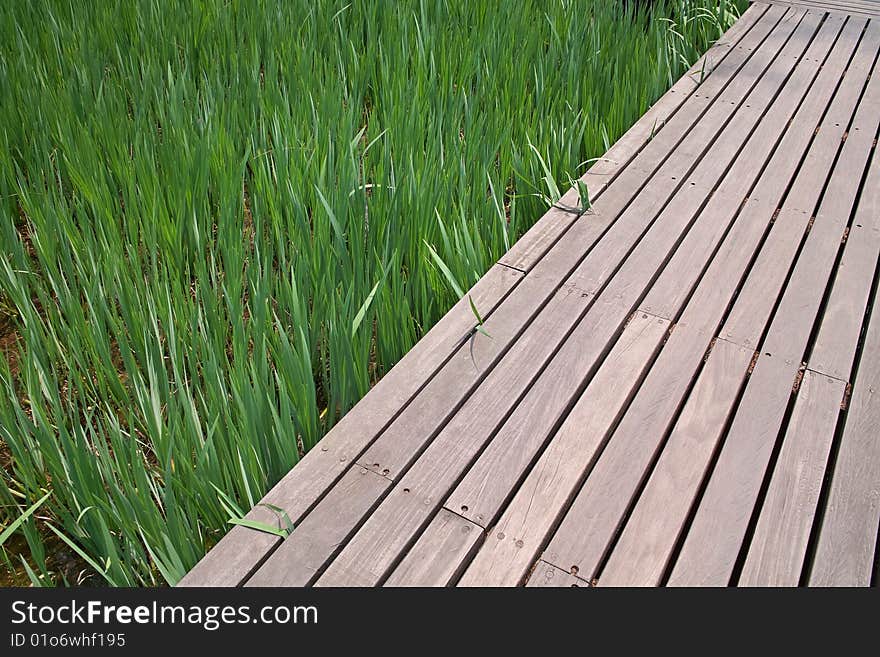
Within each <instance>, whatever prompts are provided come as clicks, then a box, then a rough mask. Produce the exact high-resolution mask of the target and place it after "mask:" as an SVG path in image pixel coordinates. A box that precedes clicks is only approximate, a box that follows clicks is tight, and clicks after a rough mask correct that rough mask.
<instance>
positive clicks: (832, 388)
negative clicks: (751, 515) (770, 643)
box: [739, 371, 846, 586]
mask: <svg viewBox="0 0 880 657" xmlns="http://www.w3.org/2000/svg"><path fill="white" fill-rule="evenodd" d="M845 389H846V384H845V383H844V382H843V381H840V380H838V379H833V378H831V377H827V376H824V375H821V374H816V373H814V372H809V371H808V372H805V373H804V377H803V380H802V381H801V384H800V387H799V388H798V398H797V403H796V404H795V406H794V412H793V414H792V417H791V421H790V422H789V424H788V428H787V429H786V433H785V439H784V442H783V443H782V450H781V451H780V453H779V458H778V460H777V462H776V466H775V468H774V470H773V476H772V478H771V480H770V487H769V488H768V490H767V495H766V497H765V498H764V504H763V506H762V508H761V512H760V513H761V515H760V516H759V518H758V524H757V526H756V528H755V533H754V536H753V538H752V542H751V545H750V546H749V551H748V555H747V557H746V561H745V565H744V566H743V570H742V573H741V575H740V578H739V585H740V586H797V585H798V581H799V579H800V576H801V570H802V569H803V566H804V557H805V556H806V552H807V544H808V543H809V540H810V530H811V529H812V527H813V520H814V518H815V517H816V504H817V503H818V501H819V493H820V491H821V490H822V479H823V477H824V476H825V467H826V465H827V463H828V454H829V451H830V449H831V443H832V441H833V439H834V431H835V428H836V427H837V418H838V417H839V416H840V405H841V402H842V401H843V394H844V391H845Z"/></svg>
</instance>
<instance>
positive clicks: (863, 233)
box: [807, 150, 880, 381]
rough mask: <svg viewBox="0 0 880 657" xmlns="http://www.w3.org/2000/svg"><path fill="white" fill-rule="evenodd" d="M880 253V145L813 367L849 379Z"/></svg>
mask: <svg viewBox="0 0 880 657" xmlns="http://www.w3.org/2000/svg"><path fill="white" fill-rule="evenodd" d="M878 253H880V155H878V154H877V151H876V150H875V151H874V155H873V158H872V163H871V165H870V167H869V171H868V176H867V178H866V179H865V183H864V186H863V188H862V195H861V197H860V198H859V206H858V208H857V210H856V213H855V216H854V218H853V222H852V225H851V226H850V229H849V235H848V237H847V248H846V251H845V252H844V254H843V258H842V259H841V261H840V264H839V265H838V267H837V274H836V276H835V278H834V287H832V289H831V296H830V297H829V299H828V302H827V303H826V305H825V309H824V312H823V316H822V324H821V326H820V328H819V334H818V336H817V337H816V342H815V344H814V345H813V350H812V352H811V353H810V357H809V359H808V360H807V366H808V367H809V368H810V369H812V370H815V371H816V372H822V373H823V374H827V375H828V376H833V377H836V378H838V379H841V380H843V381H849V378H850V372H851V371H852V366H853V358H854V357H855V354H856V348H857V347H858V343H859V339H860V338H861V337H862V323H863V320H864V317H865V310H866V308H867V306H868V300H869V297H870V294H871V282H872V280H873V279H872V277H871V276H869V275H867V272H870V271H871V270H872V269H873V268H874V267H875V266H876V264H877V255H878Z"/></svg>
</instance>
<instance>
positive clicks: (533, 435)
mask: <svg viewBox="0 0 880 657" xmlns="http://www.w3.org/2000/svg"><path fill="white" fill-rule="evenodd" d="M816 23H818V21H816ZM841 24H842V21H828V22H826V23H825V25H823V27H822V31H821V32H820V35H819V37H817V39H816V41H815V42H814V43H813V46H812V47H811V49H810V51H809V52H808V53H807V54H808V55H813V56H814V57H813V59H812V60H811V62H810V63H809V64H807V65H806V66H805V67H804V68H805V69H807V71H808V73H807V74H806V75H804V76H795V77H793V78H792V79H791V80H790V81H789V82H791V83H792V85H793V86H794V88H796V89H804V90H805V89H807V88H809V81H810V79H811V77H812V75H814V74H815V72H816V70H817V69H818V67H819V65H820V63H821V61H822V59H823V58H824V54H825V52H826V51H827V50H828V49H830V47H831V45H832V44H833V43H834V39H835V37H836V35H837V31H838V30H839V29H840V26H841ZM814 26H815V23H814ZM803 27H804V28H805V32H806V29H808V26H807V24H806V23H805V24H804V25H803ZM777 84H778V81H777V80H776V79H773V80H771V81H770V84H768V85H759V86H758V87H756V89H755V93H753V94H752V95H750V96H749V97H748V99H749V101H750V102H751V103H752V104H754V106H755V108H757V109H758V110H759V111H760V108H762V107H763V106H764V104H766V103H769V102H770V99H771V98H772V92H773V91H774V89H773V87H774V86H775V85H777ZM797 99H798V98H797V97H795V96H792V97H791V98H790V99H787V100H788V102H787V103H783V102H780V103H778V105H774V109H775V108H776V107H782V108H787V112H788V113H786V112H785V111H780V112H775V111H773V110H771V114H772V118H773V119H774V122H773V124H772V125H773V127H774V129H775V130H776V131H777V132H779V131H781V130H782V129H783V128H784V127H785V126H786V124H787V123H788V121H789V119H790V117H791V114H792V113H793V112H794V110H795V108H796V106H797ZM826 102H827V99H826ZM758 118H759V114H757V113H755V114H752V115H751V116H749V117H748V121H739V120H735V121H734V122H732V123H731V124H729V125H728V126H727V128H726V129H725V130H726V131H725V133H724V135H728V134H729V135H730V138H729V139H727V140H726V142H732V143H735V144H736V143H741V139H742V135H743V134H746V135H748V132H749V128H750V125H749V122H751V125H754V123H755V122H757V120H758ZM768 118H770V117H768ZM810 129H812V126H810ZM758 137H759V139H757V140H754V141H753V142H752V141H750V145H751V146H752V149H753V150H756V151H758V153H757V155H758V156H759V157H760V159H757V158H754V159H752V158H751V156H749V157H740V159H739V160H738V162H741V163H742V164H743V166H744V170H743V171H742V175H738V174H737V175H732V176H731V177H730V182H732V183H733V185H734V186H741V185H743V184H744V185H745V187H743V188H741V189H737V190H734V192H733V193H732V194H730V195H728V193H727V192H724V193H718V194H717V195H716V197H715V199H716V200H717V201H718V202H719V204H720V206H721V208H729V207H731V206H733V207H735V203H731V198H730V196H732V197H733V198H735V199H738V198H739V197H740V196H741V195H742V194H743V193H745V191H746V190H747V189H748V186H749V185H750V181H751V180H753V179H754V177H756V176H757V172H759V171H760V170H761V165H762V164H763V159H764V158H765V157H766V156H767V154H768V151H769V150H770V149H769V148H766V147H765V141H766V136H765V134H763V133H762V134H759V135H758ZM773 138H774V140H775V139H776V136H775V135H774V137H773ZM721 141H724V140H723V139H722V140H721ZM736 155H737V151H736V148H729V147H725V146H721V147H719V146H718V142H716V146H713V158H712V159H713V163H712V164H711V165H706V166H704V165H702V164H701V168H700V171H703V170H705V171H710V172H711V173H700V174H695V175H694V176H693V178H692V179H691V183H693V184H692V185H690V184H689V185H685V186H684V187H683V188H682V189H681V190H680V191H679V193H678V194H677V195H676V196H675V197H674V198H673V200H672V202H671V203H670V205H669V206H667V208H666V209H665V210H664V213H663V214H662V215H661V217H660V219H658V220H657V222H656V223H655V224H654V226H653V227H652V229H651V230H650V232H649V233H648V234H647V235H646V236H645V237H644V238H643V240H642V242H641V243H640V244H639V246H638V247H637V248H636V250H635V251H633V254H632V255H631V256H630V259H629V260H628V261H627V263H625V264H624V266H623V268H622V269H621V270H620V271H619V272H618V274H617V276H619V277H621V278H622V279H626V278H627V276H628V275H629V274H630V272H629V271H627V267H628V266H630V264H631V263H632V266H633V267H636V268H646V267H647V268H650V267H652V266H653V265H651V266H648V265H647V263H648V262H651V261H652V257H651V254H656V253H661V254H662V253H667V252H669V251H670V250H671V249H673V248H674V247H675V243H676V240H677V239H678V236H679V234H680V233H681V232H682V231H684V230H685V229H686V228H687V225H688V224H687V222H688V221H690V219H691V217H692V216H693V215H694V213H695V211H697V210H698V209H699V207H700V204H701V201H702V199H703V198H705V195H706V193H707V191H706V188H707V187H709V186H710V185H714V183H715V182H716V181H717V179H718V178H720V176H721V175H722V174H723V172H724V169H725V168H726V166H727V163H729V162H730V160H732V159H733V158H735V157H736ZM749 174H751V177H748V176H749ZM710 176H714V178H713V177H710ZM703 223H704V224H709V225H711V226H715V225H717V223H719V222H718V221H717V220H715V219H714V218H712V221H709V220H708V219H707V220H706V221H704V222H703ZM622 225H623V223H622V220H619V221H618V223H617V224H615V226H614V227H613V228H612V231H611V232H609V234H608V235H606V239H607V238H609V237H611V236H612V235H613V233H614V229H616V228H618V227H619V226H622ZM634 239H636V238H635V236H634V235H633V234H632V233H629V234H626V233H625V234H624V235H623V237H619V238H617V239H616V243H615V245H614V248H619V249H623V248H625V245H626V244H627V243H631V242H632V241H633V240H634ZM603 245H604V242H603ZM595 253H596V254H598V255H601V256H604V255H605V253H606V252H605V250H604V249H603V250H602V251H597V252H595ZM592 255H593V254H591V256H588V259H587V261H585V264H586V263H587V262H588V261H589V260H590V258H591V257H592ZM708 255H709V254H708V253H707V254H706V257H707V258H708ZM699 268H700V269H701V268H702V263H700V265H699ZM583 269H584V270H585V271H588V272H591V273H593V272H597V271H598V272H600V273H601V274H600V276H601V275H605V274H606V272H604V271H603V270H604V267H603V265H602V263H601V262H597V263H596V264H595V265H593V266H591V267H584V268H583ZM664 276H665V272H664ZM632 280H639V279H638V277H637V276H632ZM576 283H577V285H578V286H579V287H584V288H586V289H591V288H594V287H595V284H594V283H593V282H592V281H591V280H590V277H589V276H580V277H578V278H577V279H576ZM682 302H683V300H682ZM567 347H568V348H570V349H572V350H577V349H579V347H578V345H577V344H574V341H572V344H570V345H567ZM575 359H576V354H574V353H572V354H568V353H566V351H565V349H563V351H561V352H560V353H559V354H558V355H557V357H556V361H557V363H556V364H555V366H554V364H551V365H550V367H549V368H548V370H547V371H546V372H545V373H544V374H543V375H542V376H541V378H540V379H539V381H538V382H536V384H535V386H534V388H533V389H532V390H531V391H530V392H529V395H528V397H527V398H526V399H524V400H523V401H522V402H521V403H520V405H519V407H518V408H517V409H516V410H515V411H514V413H513V415H512V416H511V417H510V418H509V419H508V421H507V422H506V423H505V425H504V427H502V429H501V430H500V432H499V433H498V434H497V435H496V436H495V438H494V439H493V441H492V443H491V445H490V446H489V447H488V448H487V450H486V451H485V452H484V453H483V454H482V456H481V457H480V460H479V461H478V462H477V463H476V464H475V465H474V467H473V468H472V469H471V470H470V472H469V473H468V474H467V475H466V477H465V479H464V481H462V482H461V484H459V486H458V487H457V489H456V490H455V491H454V492H453V494H452V496H451V499H450V505H449V508H450V509H453V510H454V511H456V513H462V515H464V516H465V517H468V518H470V519H471V520H474V521H475V522H477V523H478V524H480V525H483V526H486V524H487V523H491V522H492V519H493V518H494V516H495V514H496V513H497V509H498V508H499V507H500V505H501V504H502V503H503V501H504V500H505V499H506V498H507V497H508V496H509V494H510V491H511V489H512V487H513V486H514V483H515V482H516V481H517V480H518V479H519V478H520V477H521V476H522V475H523V472H524V469H525V468H526V467H527V466H528V465H529V464H530V462H531V461H532V459H533V458H534V454H535V453H536V451H537V450H539V449H540V447H541V446H542V444H543V442H544V440H545V436H546V434H547V431H549V429H550V427H552V426H553V425H554V424H555V422H556V421H557V419H558V417H559V413H561V412H562V411H563V410H564V408H565V407H567V405H568V404H569V401H568V400H569V396H570V395H571V394H572V393H571V392H565V391H566V390H568V389H570V388H572V381H571V379H574V383H575V385H576V383H577V381H578V380H579V378H580V377H581V376H587V375H588V373H589V371H585V372H583V373H581V371H580V370H578V369H577V368H576V367H573V366H572V365H573V362H576V360H575ZM566 374H567V376H566ZM575 391H576V388H575ZM548 399H550V400H554V401H553V402H552V403H549V404H548V403H547V402H546V400H548ZM557 400H558V403H557ZM464 507H467V509H468V511H467V512H463V511H461V510H460V509H462V508H464Z"/></svg>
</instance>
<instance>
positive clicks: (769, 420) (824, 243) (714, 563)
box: [670, 28, 880, 585]
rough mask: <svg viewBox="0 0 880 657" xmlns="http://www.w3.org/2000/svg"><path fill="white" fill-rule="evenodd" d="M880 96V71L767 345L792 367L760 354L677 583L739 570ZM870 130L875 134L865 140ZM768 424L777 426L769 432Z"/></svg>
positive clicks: (719, 580) (722, 578)
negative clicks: (768, 365)
mask: <svg viewBox="0 0 880 657" xmlns="http://www.w3.org/2000/svg"><path fill="white" fill-rule="evenodd" d="M869 29H870V28H869ZM878 103H880V78H878V76H874V77H872V78H871V81H870V82H869V84H868V87H867V90H866V93H865V96H864V98H863V99H862V102H861V104H860V105H859V108H858V110H857V112H856V117H855V120H854V126H859V127H860V131H859V132H851V136H850V137H849V138H848V139H847V140H846V142H845V143H844V146H843V150H842V152H841V155H840V158H839V159H838V161H837V165H836V167H835V169H834V171H833V172H832V174H831V179H830V181H829V185H828V189H827V191H826V193H825V195H824V197H823V201H822V204H821V206H820V208H819V213H818V215H817V217H816V221H815V222H814V224H813V226H812V229H811V231H810V233H809V235H808V237H807V241H806V243H805V244H804V247H803V250H802V252H801V254H800V256H799V258H798V261H797V263H796V265H795V268H794V272H793V274H792V277H791V280H790V282H789V284H788V285H787V287H786V289H785V292H784V294H783V297H782V301H781V302H780V304H779V308H778V309H777V311H776V314H775V316H774V318H773V322H772V324H771V326H770V329H769V332H768V334H767V338H766V340H765V342H764V346H763V347H762V348H761V351H763V352H764V353H765V354H772V358H771V357H769V356H768V360H772V361H773V362H775V363H779V362H783V363H785V364H786V365H787V368H783V369H782V370H780V372H779V373H778V375H773V373H772V372H770V371H769V370H765V369H763V368H761V361H760V360H759V362H758V367H757V368H756V370H755V373H754V374H753V375H752V377H751V379H750V381H749V384H748V386H747V389H746V394H745V397H744V399H743V402H742V404H741V405H740V408H739V411H738V413H737V417H736V419H735V420H734V423H733V425H732V427H731V430H730V433H729V435H728V437H727V440H726V441H725V443H724V447H723V448H722V450H721V453H720V455H719V458H718V462H717V464H716V466H715V469H714V471H713V473H712V476H711V478H710V480H709V484H708V486H707V488H706V492H705V494H704V496H703V499H702V501H701V503H700V506H699V508H698V509H697V513H696V516H695V517H694V522H693V524H692V526H691V529H690V532H689V534H688V536H687V538H686V540H685V542H684V545H683V547H682V551H681V554H680V556H679V560H678V562H677V563H676V566H675V569H674V570H673V573H672V578H671V580H670V583H679V584H703V585H705V584H716V585H726V584H727V583H728V580H729V578H730V576H731V574H732V572H733V568H734V566H735V563H736V559H737V556H738V554H739V550H740V546H741V545H742V541H743V538H744V536H745V534H746V531H747V528H748V525H749V522H750V520H751V516H752V511H753V509H754V505H755V501H756V499H757V496H758V494H759V492H760V489H761V484H762V482H763V479H764V474H765V472H766V469H767V464H768V462H769V459H770V457H771V454H772V452H773V448H774V445H775V442H776V435H778V431H779V429H780V428H781V425H782V422H783V417H784V415H785V410H786V407H787V400H786V401H785V403H782V400H781V399H780V396H784V394H785V393H787V387H788V386H789V385H790V381H791V378H790V373H791V368H793V367H796V366H797V365H798V363H800V360H801V358H802V357H803V354H804V351H805V350H806V348H807V341H808V339H809V336H810V333H811V331H812V327H813V323H814V321H815V318H816V315H817V313H818V312H819V308H820V305H821V302H822V298H823V296H824V290H825V288H826V285H827V283H828V279H829V277H830V276H831V274H832V273H833V272H832V269H833V267H834V264H835V260H836V257H837V252H838V249H839V246H840V238H841V235H842V234H843V230H844V227H845V226H846V222H847V219H848V218H849V216H850V212H851V210H852V205H853V203H854V201H855V195H856V193H857V191H858V187H859V183H860V181H861V177H862V172H863V171H864V168H865V166H866V160H867V159H868V156H869V154H870V149H871V146H872V143H873V135H874V134H876V131H877V127H878V122H880V115H878V114H877V113H876V111H875V110H876V107H877V106H878V105H877V104H878ZM866 135H870V137H868V138H867V139H866V138H865V136H866ZM765 374H766V375H767V376H765ZM753 387H755V388H758V387H761V388H762V389H763V390H764V391H765V392H764V395H759V396H750V390H751V389H752V388H753ZM774 390H775V391H776V397H775V401H773V400H774V397H773V396H772V395H773V392H774ZM756 425H757V426H756ZM758 429H760V430H758ZM768 429H775V430H776V433H775V434H774V433H772V432H771V433H767V431H768ZM708 546H711V548H710V549H709V550H707V547H708ZM707 552H710V553H708V554H707Z"/></svg>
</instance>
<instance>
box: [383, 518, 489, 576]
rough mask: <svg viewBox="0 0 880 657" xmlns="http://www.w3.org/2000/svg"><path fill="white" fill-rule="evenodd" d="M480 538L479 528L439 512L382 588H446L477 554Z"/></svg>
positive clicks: (480, 530)
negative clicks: (475, 553) (474, 554)
mask: <svg viewBox="0 0 880 657" xmlns="http://www.w3.org/2000/svg"><path fill="white" fill-rule="evenodd" d="M482 534H483V528H482V527H480V526H478V525H475V524H474V523H472V522H471V521H470V520H465V519H464V518H462V517H461V516H459V515H456V514H455V513H451V512H449V511H447V510H446V509H440V512H439V513H438V514H437V515H436V516H435V517H434V519H433V520H432V521H431V524H430V525H428V528H427V529H426V530H425V533H424V534H422V536H421V537H420V538H419V540H418V541H416V544H415V545H413V547H412V549H411V550H410V551H409V552H408V553H407V555H406V556H405V557H404V559H403V561H401V562H400V565H399V566H398V567H397V568H395V569H394V572H393V573H391V577H389V578H388V581H386V582H385V586H449V585H450V584H452V583H453V582H454V581H455V580H456V579H457V578H458V576H459V575H460V574H461V570H462V568H463V564H465V563H467V561H468V560H469V559H470V558H471V556H472V555H473V553H474V552H475V551H476V549H477V546H478V545H479V544H480V541H481V540H482Z"/></svg>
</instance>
